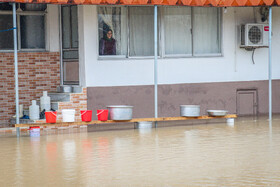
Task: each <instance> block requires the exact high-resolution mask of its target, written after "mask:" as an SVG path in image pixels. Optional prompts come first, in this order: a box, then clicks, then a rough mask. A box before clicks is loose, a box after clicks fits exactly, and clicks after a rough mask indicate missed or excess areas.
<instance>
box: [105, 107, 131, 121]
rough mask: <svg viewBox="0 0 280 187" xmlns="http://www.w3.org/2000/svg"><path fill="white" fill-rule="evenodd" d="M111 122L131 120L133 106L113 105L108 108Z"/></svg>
mask: <svg viewBox="0 0 280 187" xmlns="http://www.w3.org/2000/svg"><path fill="white" fill-rule="evenodd" d="M107 108H108V110H109V118H110V119H111V120H131V119H132V108H133V106H128V105H111V106H107Z"/></svg>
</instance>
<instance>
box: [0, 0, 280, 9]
mask: <svg viewBox="0 0 280 187" xmlns="http://www.w3.org/2000/svg"><path fill="white" fill-rule="evenodd" d="M0 2H10V3H47V4H76V5H81V4H83V5H177V6H200V7H246V6H280V0H0Z"/></svg>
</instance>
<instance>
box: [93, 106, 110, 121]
mask: <svg viewBox="0 0 280 187" xmlns="http://www.w3.org/2000/svg"><path fill="white" fill-rule="evenodd" d="M96 115H97V119H98V120H99V121H107V120H108V110H106V109H100V110H97V114H96Z"/></svg>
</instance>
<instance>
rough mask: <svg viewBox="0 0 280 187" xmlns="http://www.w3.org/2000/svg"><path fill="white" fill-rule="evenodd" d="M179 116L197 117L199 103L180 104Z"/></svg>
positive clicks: (198, 114)
mask: <svg viewBox="0 0 280 187" xmlns="http://www.w3.org/2000/svg"><path fill="white" fill-rule="evenodd" d="M180 113H181V116H184V117H198V116H200V106H199V105H180Z"/></svg>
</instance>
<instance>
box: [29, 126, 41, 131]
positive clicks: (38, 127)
mask: <svg viewBox="0 0 280 187" xmlns="http://www.w3.org/2000/svg"><path fill="white" fill-rule="evenodd" d="M33 129H40V126H32V127H29V129H28V130H33Z"/></svg>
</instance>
